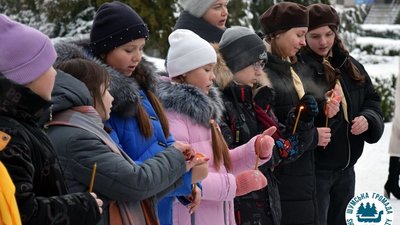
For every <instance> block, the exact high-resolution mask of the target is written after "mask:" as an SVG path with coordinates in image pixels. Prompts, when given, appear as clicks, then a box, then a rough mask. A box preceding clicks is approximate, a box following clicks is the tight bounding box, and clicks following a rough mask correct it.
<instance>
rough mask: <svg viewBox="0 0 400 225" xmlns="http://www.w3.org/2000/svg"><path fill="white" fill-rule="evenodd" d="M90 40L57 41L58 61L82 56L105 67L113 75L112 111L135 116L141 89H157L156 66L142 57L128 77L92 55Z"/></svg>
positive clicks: (111, 88)
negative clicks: (90, 52)
mask: <svg viewBox="0 0 400 225" xmlns="http://www.w3.org/2000/svg"><path fill="white" fill-rule="evenodd" d="M88 41H89V40H77V41H75V42H59V43H57V44H56V45H55V48H56V51H57V54H58V58H57V62H56V63H59V62H61V61H65V60H69V59H74V58H82V59H87V60H92V61H94V62H96V63H97V64H99V65H101V66H102V67H104V68H105V69H106V70H107V71H108V73H109V74H110V75H111V83H110V93H111V95H112V96H113V97H114V101H113V107H112V112H115V113H117V114H119V115H121V116H135V115H136V112H137V106H138V104H139V101H140V90H151V91H155V86H156V83H157V80H158V75H157V73H156V69H155V66H154V65H153V64H152V63H151V62H149V61H147V60H145V59H142V61H141V62H140V64H139V65H138V67H137V68H136V71H135V74H133V75H132V76H130V77H127V76H125V75H123V74H121V73H120V72H118V71H116V70H115V69H113V68H111V67H110V66H108V65H106V64H105V63H104V62H103V61H102V60H100V59H97V58H95V57H94V56H92V55H90V54H89V51H88V50H87V49H86V47H85V46H87V42H88Z"/></svg>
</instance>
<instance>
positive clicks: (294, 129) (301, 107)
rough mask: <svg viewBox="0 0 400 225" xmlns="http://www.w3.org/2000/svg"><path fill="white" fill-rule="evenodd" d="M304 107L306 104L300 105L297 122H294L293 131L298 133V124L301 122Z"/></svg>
mask: <svg viewBox="0 0 400 225" xmlns="http://www.w3.org/2000/svg"><path fill="white" fill-rule="evenodd" d="M303 109H304V106H300V108H299V113H298V114H297V118H296V122H295V123H294V128H293V133H292V134H294V133H296V128H297V124H298V123H299V119H300V114H301V111H302V110H303Z"/></svg>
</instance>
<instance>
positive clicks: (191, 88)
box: [158, 29, 275, 225]
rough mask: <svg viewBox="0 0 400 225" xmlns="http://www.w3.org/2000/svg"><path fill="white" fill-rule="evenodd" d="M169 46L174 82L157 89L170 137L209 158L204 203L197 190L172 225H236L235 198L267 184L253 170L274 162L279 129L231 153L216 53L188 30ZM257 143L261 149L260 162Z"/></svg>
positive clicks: (176, 213) (171, 38) (178, 33)
mask: <svg viewBox="0 0 400 225" xmlns="http://www.w3.org/2000/svg"><path fill="white" fill-rule="evenodd" d="M169 43H170V46H171V47H170V49H169V52H168V56H167V72H168V74H169V78H170V79H171V81H165V82H161V83H160V84H159V88H158V92H159V93H158V96H159V99H160V101H161V102H162V103H163V106H164V108H165V111H166V114H167V118H168V121H169V124H170V131H171V133H172V135H174V137H175V138H176V140H179V141H182V142H186V143H189V144H191V145H192V147H193V148H194V150H195V151H197V152H200V153H202V155H204V156H206V157H209V158H210V161H209V173H208V176H207V177H206V178H205V179H204V180H203V181H202V193H201V198H202V200H201V203H200V204H199V198H200V191H199V188H197V187H195V190H198V191H197V192H193V194H192V195H191V196H188V200H189V201H190V203H189V205H188V206H189V209H187V208H185V207H184V206H182V205H181V204H179V203H175V204H174V210H173V214H174V224H187V225H188V224H192V225H193V224H196V225H199V224H200V225H202V224H204V225H209V224H219V225H223V224H229V225H231V224H235V219H234V214H233V198H234V197H235V196H239V195H244V194H247V193H249V192H251V191H254V190H258V189H260V188H263V187H265V185H266V184H267V182H266V178H265V177H264V176H263V175H262V174H261V173H260V172H259V171H258V170H252V169H254V166H255V164H256V161H257V157H258V156H259V157H260V158H261V159H262V160H261V162H260V163H261V164H262V163H265V162H266V161H268V160H269V159H270V157H271V150H272V147H273V144H274V142H273V139H272V138H271V137H270V135H271V134H272V133H273V132H274V131H275V128H272V129H270V130H267V131H265V132H264V133H263V134H261V135H257V136H255V137H254V138H252V139H251V140H249V142H247V143H246V144H244V145H241V146H238V147H237V148H235V149H233V150H231V151H229V149H228V147H227V145H226V143H225V141H224V139H223V137H222V135H221V133H220V131H219V127H218V125H217V123H219V122H220V120H221V116H222V112H223V111H224V106H223V103H222V100H221V98H220V95H219V91H218V90H217V89H216V88H215V87H213V82H214V80H215V75H214V71H213V70H214V66H215V64H216V62H217V56H216V52H215V50H214V49H213V47H212V46H211V45H210V44H209V43H208V42H207V41H205V40H204V39H202V38H200V37H199V36H198V35H196V34H195V33H193V32H192V31H190V30H184V29H178V30H176V31H174V32H173V33H172V34H171V35H170V36H169ZM256 140H257V141H256ZM256 142H257V143H259V144H260V146H261V148H260V149H262V150H261V151H260V152H259V154H258V156H257V154H256V150H255V144H256ZM249 180H251V181H250V182H249ZM196 208H197V210H196V211H195V212H194V210H195V209H196Z"/></svg>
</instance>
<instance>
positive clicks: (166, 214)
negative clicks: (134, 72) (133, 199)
mask: <svg viewBox="0 0 400 225" xmlns="http://www.w3.org/2000/svg"><path fill="white" fill-rule="evenodd" d="M139 94H140V102H141V103H142V105H143V106H144V108H145V110H146V111H147V113H148V115H149V117H150V119H151V125H152V127H153V136H152V137H150V138H148V139H146V138H145V137H144V136H143V135H142V134H141V133H140V130H139V123H138V120H137V118H136V117H129V118H126V117H121V116H119V115H118V114H116V113H111V117H110V119H109V120H108V121H107V124H108V125H109V126H110V127H111V128H112V129H113V132H115V133H114V134H113V135H111V136H112V137H113V139H114V141H115V142H116V143H118V144H120V146H121V147H122V149H123V150H124V151H125V152H126V153H127V154H128V155H129V156H130V157H131V158H132V159H133V160H135V161H136V162H137V163H139V164H140V163H141V162H143V161H145V160H146V159H149V158H151V157H153V156H154V155H155V154H157V153H158V152H160V151H162V150H163V149H165V148H166V147H168V146H170V145H172V144H173V143H174V141H175V140H174V138H173V137H172V136H171V135H169V136H168V139H167V138H165V137H164V133H163V130H162V127H161V123H160V121H159V119H158V117H157V114H156V113H155V111H154V109H153V107H152V105H151V103H150V101H149V100H148V98H147V96H146V94H145V93H144V92H143V91H142V90H140V91H139ZM183 180H184V184H183V185H182V186H180V187H179V188H177V189H175V190H174V191H173V192H171V193H169V194H168V195H167V196H166V197H164V198H163V199H161V200H160V201H159V203H158V216H159V219H160V224H161V225H172V203H173V201H174V197H175V196H186V195H189V194H190V193H191V183H192V172H191V171H189V172H187V173H186V174H185V175H184V179H183Z"/></svg>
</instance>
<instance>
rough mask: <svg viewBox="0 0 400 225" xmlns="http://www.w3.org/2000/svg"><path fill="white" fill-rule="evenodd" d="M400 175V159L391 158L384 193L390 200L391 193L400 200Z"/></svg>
mask: <svg viewBox="0 0 400 225" xmlns="http://www.w3.org/2000/svg"><path fill="white" fill-rule="evenodd" d="M399 175H400V157H394V156H391V157H390V162H389V176H388V180H387V181H386V184H385V192H384V195H385V197H386V198H390V193H392V194H393V196H394V197H396V198H397V199H400V187H399Z"/></svg>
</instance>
